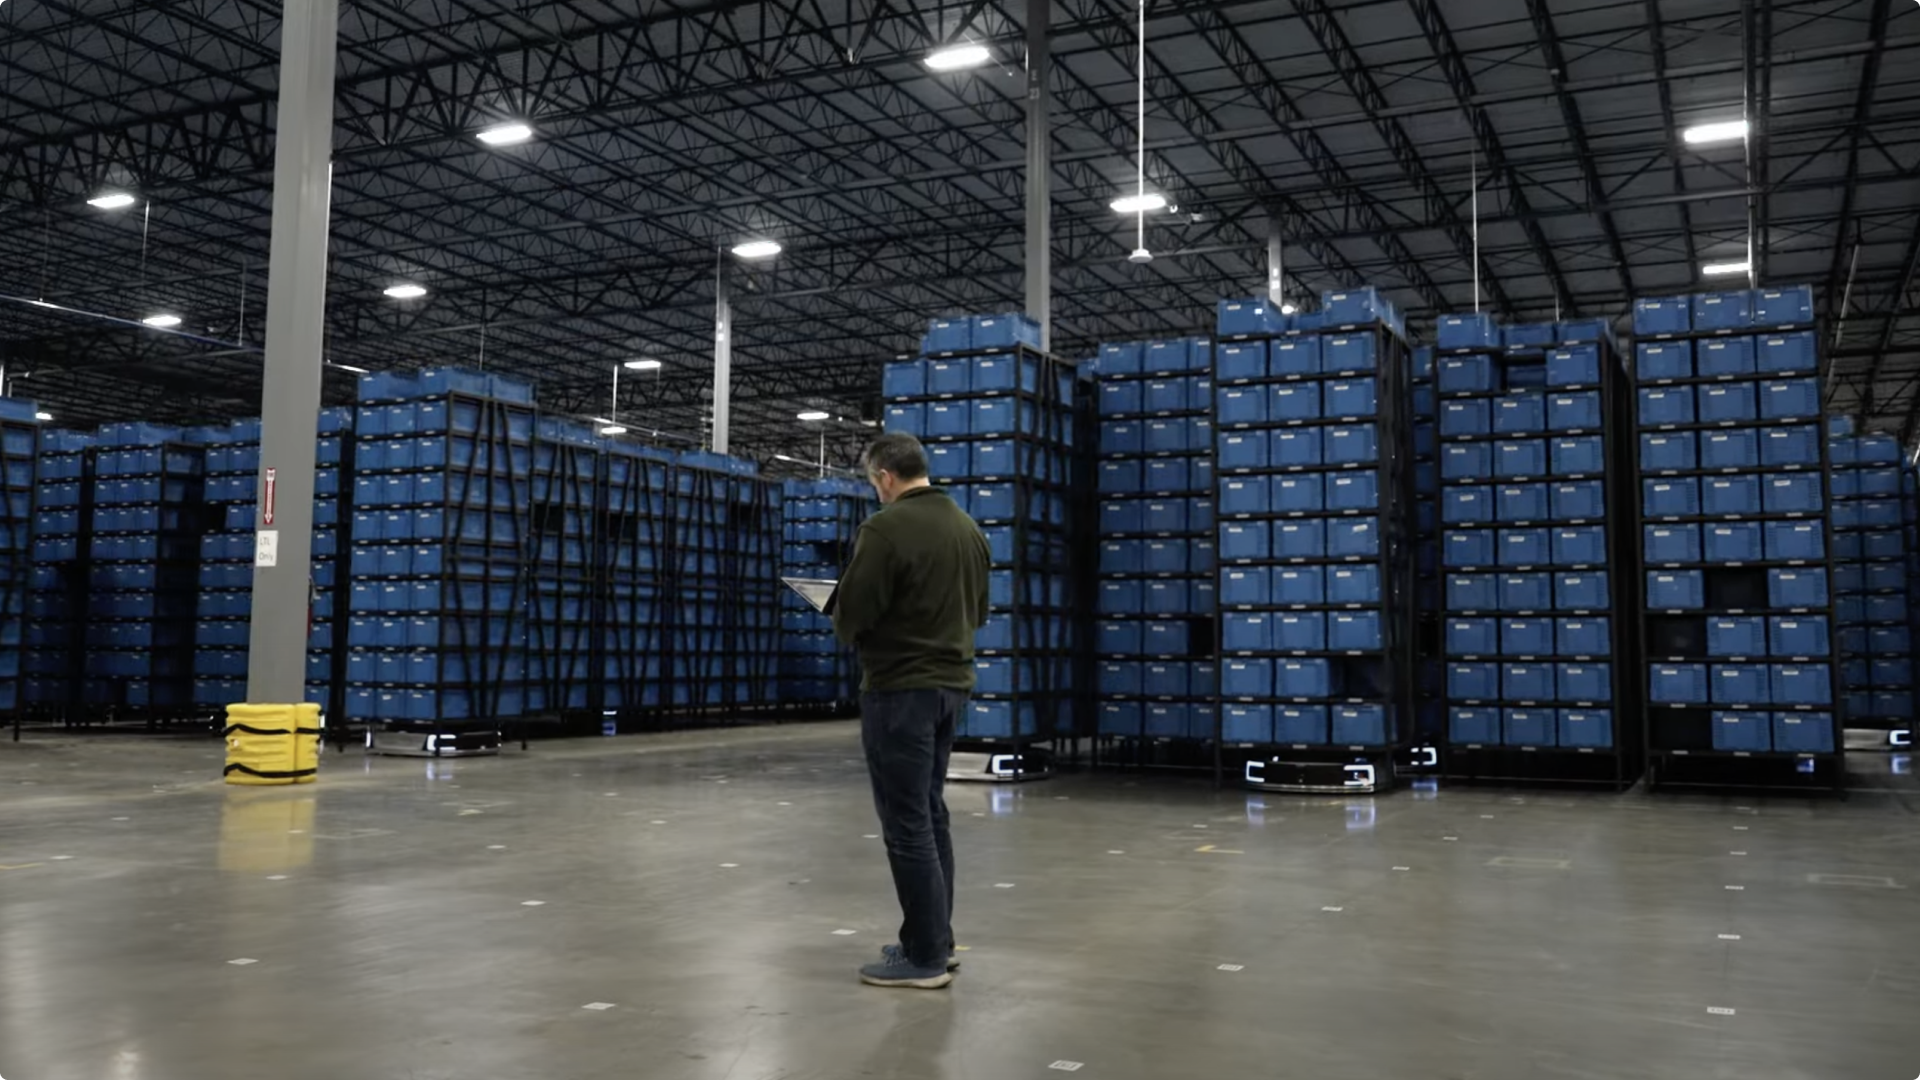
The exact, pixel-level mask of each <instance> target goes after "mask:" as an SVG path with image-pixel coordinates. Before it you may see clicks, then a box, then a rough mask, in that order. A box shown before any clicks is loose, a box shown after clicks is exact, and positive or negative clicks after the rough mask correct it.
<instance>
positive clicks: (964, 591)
mask: <svg viewBox="0 0 1920 1080" xmlns="http://www.w3.org/2000/svg"><path fill="white" fill-rule="evenodd" d="M989 565H990V558H989V556H988V553H987V538H986V537H985V536H984V535H982V534H981V532H980V527H979V526H978V525H975V524H974V523H973V519H972V518H970V517H968V516H967V514H966V511H964V510H962V509H960V507H958V506H956V505H955V504H954V501H953V499H952V498H951V497H949V496H948V495H947V493H946V492H944V491H942V490H940V489H939V488H936V487H924V488H915V489H914V490H912V491H909V492H906V493H905V494H903V495H901V496H900V497H899V498H898V499H896V500H894V502H893V505H891V506H888V507H886V508H885V509H883V510H881V511H880V512H879V513H877V514H875V515H873V516H872V517H870V518H868V519H867V520H866V521H865V522H863V523H862V524H861V526H860V532H859V535H858V536H857V537H856V538H855V540H854V545H853V560H852V561H851V562H849V563H848V564H847V568H846V570H845V571H844V572H843V573H842V574H841V575H840V587H839V590H838V591H837V592H836V593H835V596H834V601H833V604H834V608H833V630H834V633H835V634H837V635H839V637H840V640H841V641H844V642H846V643H848V644H850V645H853V646H855V647H856V648H858V650H859V652H860V666H861V667H862V668H863V669H865V672H866V678H865V681H864V683H863V684H862V688H863V689H866V690H880V691H884V690H971V689H973V635H974V632H975V631H977V630H979V629H980V628H981V627H982V626H985V625H986V623H987V568H988V566H989Z"/></svg>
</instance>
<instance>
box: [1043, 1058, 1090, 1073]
mask: <svg viewBox="0 0 1920 1080" xmlns="http://www.w3.org/2000/svg"><path fill="white" fill-rule="evenodd" d="M1047 1068H1049V1069H1054V1070H1057V1071H1059V1072H1079V1071H1080V1070H1081V1069H1084V1068H1086V1066H1085V1065H1084V1064H1082V1063H1081V1062H1078V1061H1056V1062H1054V1063H1053V1064H1051V1065H1049V1066H1047Z"/></svg>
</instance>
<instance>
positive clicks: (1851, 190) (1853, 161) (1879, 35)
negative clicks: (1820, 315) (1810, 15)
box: [1821, 0, 1893, 318]
mask: <svg viewBox="0 0 1920 1080" xmlns="http://www.w3.org/2000/svg"><path fill="white" fill-rule="evenodd" d="M1892 8H1893V0H1873V10H1872V12H1871V13H1870V14H1869V15H1868V17H1867V22H1868V25H1867V35H1868V39H1869V40H1870V41H1872V42H1873V49H1872V51H1870V52H1868V53H1867V57H1866V61H1865V62H1864V63H1862V64H1861V66H1860V86H1859V89H1858V91H1857V92H1856V93H1855V95H1854V101H1853V115H1854V119H1855V120H1856V121H1858V126H1857V127H1855V128H1854V129H1853V136H1852V138H1851V139H1849V140H1848V145H1847V172H1846V179H1845V181H1844V182H1843V183H1844V186H1843V187H1842V189H1841V195H1840V213H1839V215H1838V216H1837V217H1836V218H1835V219H1834V227H1833V261H1832V263H1831V265H1830V266H1829V268H1828V270H1827V288H1826V302H1825V303H1824V304H1822V305H1821V310H1823V311H1825V312H1826V313H1827V314H1828V316H1829V317H1830V318H1837V317H1839V316H1840V315H1841V312H1840V311H1839V310H1838V308H1837V307H1836V305H1837V304H1839V302H1840V288H1841V287H1842V286H1843V285H1844V284H1845V280H1844V279H1845V273H1846V266H1847V235H1848V233H1849V231H1850V230H1849V229H1848V226H1849V225H1850V224H1852V221H1853V207H1854V200H1855V199H1856V198H1857V197H1858V195H1859V193H1860V183H1859V181H1860V146H1861V142H1862V138H1863V136H1864V135H1865V133H1866V127H1867V125H1866V121H1867V120H1868V118H1869V117H1871V116H1872V115H1873V92H1874V88H1875V87H1876V86H1877V85H1879V82H1880V58H1881V57H1882V56H1883V55H1884V54H1885V50H1886V37H1887V20H1888V18H1889V17H1890V16H1891V14H1892Z"/></svg>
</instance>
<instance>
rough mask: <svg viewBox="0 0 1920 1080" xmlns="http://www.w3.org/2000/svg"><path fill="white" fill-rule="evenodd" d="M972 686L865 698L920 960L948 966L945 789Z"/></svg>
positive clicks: (904, 942)
mask: <svg viewBox="0 0 1920 1080" xmlns="http://www.w3.org/2000/svg"><path fill="white" fill-rule="evenodd" d="M966 705H967V692H966V691H964V690H887V691H880V692H868V693H866V694H862V695H861V697H860V741H861V743H862V744H863V745H864V746H865V747H866V751H867V775H868V776H869V777H870V778H871V779H872V780H873V805H874V809H875V810H877V811H878V812H879V814H880V831H881V834H882V835H883V836H885V837H886V841H887V861H888V863H890V864H891V865H892V867H893V888H894V892H896V893H897V894H899V897H900V911H901V914H902V915H903V916H904V919H905V921H904V922H902V923H901V926H900V947H901V948H902V949H904V950H906V954H907V958H908V959H909V960H911V961H912V962H913V964H914V966H915V967H923V968H940V969H942V970H944V969H945V968H946V965H947V957H948V955H949V954H950V953H951V952H952V951H953V922H952V919H953V833H952V829H951V825H952V822H951V819H950V818H949V816H948V814H947V800H946V796H945V794H944V792H943V789H944V787H945V785H946V780H947V759H948V758H950V757H951V756H952V755H953V729H954V725H955V723H956V722H958V720H959V719H960V710H961V709H964V708H966Z"/></svg>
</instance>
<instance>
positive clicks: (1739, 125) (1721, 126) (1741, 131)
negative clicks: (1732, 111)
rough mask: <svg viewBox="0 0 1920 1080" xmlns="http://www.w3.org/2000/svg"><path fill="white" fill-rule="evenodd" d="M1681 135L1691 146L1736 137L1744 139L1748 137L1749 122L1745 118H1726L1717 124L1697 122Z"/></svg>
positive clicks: (1729, 140)
mask: <svg viewBox="0 0 1920 1080" xmlns="http://www.w3.org/2000/svg"><path fill="white" fill-rule="evenodd" d="M1680 137H1681V138H1682V139H1685V140H1686V141H1687V144H1688V145H1689V146H1700V145H1702V144H1704V143H1717V142H1732V141H1733V140H1735V139H1744V138H1746V137H1747V122H1746V121H1745V120H1724V121H1721V122H1720V123H1717V124H1695V125H1694V126H1692V127H1690V128H1687V129H1686V130H1684V131H1682V132H1681V133H1680Z"/></svg>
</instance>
